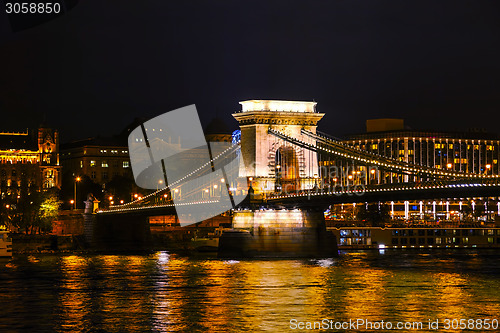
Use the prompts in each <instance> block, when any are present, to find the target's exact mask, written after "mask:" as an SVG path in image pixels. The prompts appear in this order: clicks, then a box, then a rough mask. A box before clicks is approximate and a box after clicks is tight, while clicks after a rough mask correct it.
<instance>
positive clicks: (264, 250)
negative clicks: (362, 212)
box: [219, 209, 338, 258]
mask: <svg viewBox="0 0 500 333" xmlns="http://www.w3.org/2000/svg"><path fill="white" fill-rule="evenodd" d="M337 255H338V251H337V242H336V239H335V236H334V235H333V234H332V233H331V232H328V231H326V227H325V218H324V215H323V212H322V211H312V210H299V209H294V210H285V209H283V210H273V209H263V210H236V211H234V215H233V230H231V231H229V232H225V233H223V234H222V236H221V238H220V239H219V256H220V257H299V258H311V257H313V258H316V257H332V256H337Z"/></svg>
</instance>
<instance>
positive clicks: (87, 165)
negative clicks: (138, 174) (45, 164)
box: [61, 138, 133, 186]
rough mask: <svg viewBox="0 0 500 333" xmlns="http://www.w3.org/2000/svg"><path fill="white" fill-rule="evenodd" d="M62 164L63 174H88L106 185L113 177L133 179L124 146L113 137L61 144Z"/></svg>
mask: <svg viewBox="0 0 500 333" xmlns="http://www.w3.org/2000/svg"><path fill="white" fill-rule="evenodd" d="M61 163H62V165H63V167H64V172H65V173H70V174H71V175H72V176H74V177H81V176H84V175H87V176H88V177H89V178H90V179H92V180H93V181H94V182H95V183H97V184H100V185H101V186H105V184H106V183H108V182H109V181H111V179H113V178H114V177H116V176H123V177H127V178H131V179H133V177H132V171H131V168H130V158H129V152H128V146H127V144H122V143H121V142H119V140H116V139H114V138H90V139H85V140H80V141H74V142H70V143H66V144H63V145H61Z"/></svg>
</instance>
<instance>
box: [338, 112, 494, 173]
mask: <svg viewBox="0 0 500 333" xmlns="http://www.w3.org/2000/svg"><path fill="white" fill-rule="evenodd" d="M344 142H345V143H347V144H349V145H352V146H355V147H356V148H359V149H362V150H367V151H369V152H372V153H376V154H380V155H382V156H386V157H391V158H394V159H398V160H400V161H404V162H407V163H413V164H417V165H425V166H429V167H433V168H437V169H443V170H448V171H460V172H466V173H480V174H496V175H498V174H500V170H499V166H498V161H499V159H500V137H499V136H498V135H496V134H490V133H482V132H461V133H452V132H437V131H416V130H408V129H405V128H404V124H403V120H402V119H375V120H368V121H367V133H363V134H357V135H351V136H349V138H348V139H347V140H346V141H344ZM394 177H395V175H394ZM383 178H384V179H385V181H382V182H393V181H395V179H393V177H383Z"/></svg>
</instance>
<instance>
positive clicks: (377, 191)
mask: <svg viewBox="0 0 500 333" xmlns="http://www.w3.org/2000/svg"><path fill="white" fill-rule="evenodd" d="M337 189H338V190H335V189H334V190H333V191H328V190H326V189H323V190H322V189H313V190H311V191H302V192H296V193H290V194H284V193H274V194H272V195H267V196H266V198H265V199H261V200H256V199H251V200H245V201H244V202H243V203H242V204H240V205H239V207H250V206H271V207H282V208H303V209H314V210H326V208H328V206H329V205H331V204H335V203H353V202H378V201H381V202H387V201H403V200H427V199H445V198H457V199H458V198H471V197H498V196H500V181H498V180H491V179H489V180H484V179H483V180H481V181H434V182H427V183H402V184H383V185H367V186H361V185H355V186H351V187H349V188H347V187H345V188H343V189H341V188H340V187H337ZM217 202H218V201H217V199H213V200H210V201H200V202H186V203H183V204H184V205H192V206H193V208H196V209H200V208H203V206H207V207H208V206H210V205H214V204H217ZM98 214H102V215H116V214H130V215H139V216H157V215H171V214H175V207H174V205H173V204H172V203H148V202H145V203H143V205H140V204H136V205H134V206H130V207H123V206H119V207H116V208H111V209H109V210H101V211H99V212H98Z"/></svg>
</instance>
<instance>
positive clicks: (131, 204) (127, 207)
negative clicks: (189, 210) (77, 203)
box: [99, 141, 241, 213]
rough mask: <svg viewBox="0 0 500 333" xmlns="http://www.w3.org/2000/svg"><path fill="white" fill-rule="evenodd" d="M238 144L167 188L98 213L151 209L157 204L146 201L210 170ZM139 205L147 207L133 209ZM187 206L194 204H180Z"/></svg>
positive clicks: (233, 150) (235, 149)
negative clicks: (214, 163) (215, 162)
mask: <svg viewBox="0 0 500 333" xmlns="http://www.w3.org/2000/svg"><path fill="white" fill-rule="evenodd" d="M240 143H241V142H240V141H236V142H234V143H233V145H231V146H230V147H228V148H226V149H225V150H224V151H222V152H221V153H220V154H219V155H217V156H215V157H214V158H212V159H211V160H209V161H208V162H206V163H205V164H203V165H202V166H200V167H199V168H197V169H195V170H193V171H192V172H190V173H189V174H187V175H186V176H184V177H182V178H180V179H178V180H176V181H174V182H172V183H170V184H169V186H168V187H165V188H162V189H159V190H156V191H154V192H152V193H150V194H148V195H145V196H144V197H141V198H140V199H137V200H134V201H131V202H128V203H126V204H122V205H114V206H112V207H109V208H108V209H102V210H99V213H105V212H110V211H113V212H120V211H126V210H131V209H141V208H151V207H153V206H155V205H157V203H150V202H148V199H154V198H157V197H159V195H160V194H163V192H166V191H170V189H171V188H173V187H174V186H175V185H178V184H180V183H182V182H183V181H186V180H187V179H188V178H190V177H192V176H194V175H197V174H198V173H200V172H201V171H204V169H207V167H210V168H211V166H212V163H213V162H214V161H216V160H217V159H219V158H221V157H223V156H224V155H226V154H231V153H234V152H235V151H237V150H238V149H239V148H240ZM199 203H213V201H206V202H196V204H199ZM139 204H144V205H147V206H138V207H134V206H135V205H139ZM187 204H194V203H182V205H187ZM168 205H170V206H168V207H173V206H174V205H173V204H168ZM179 205H181V204H179ZM165 207H167V206H165Z"/></svg>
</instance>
